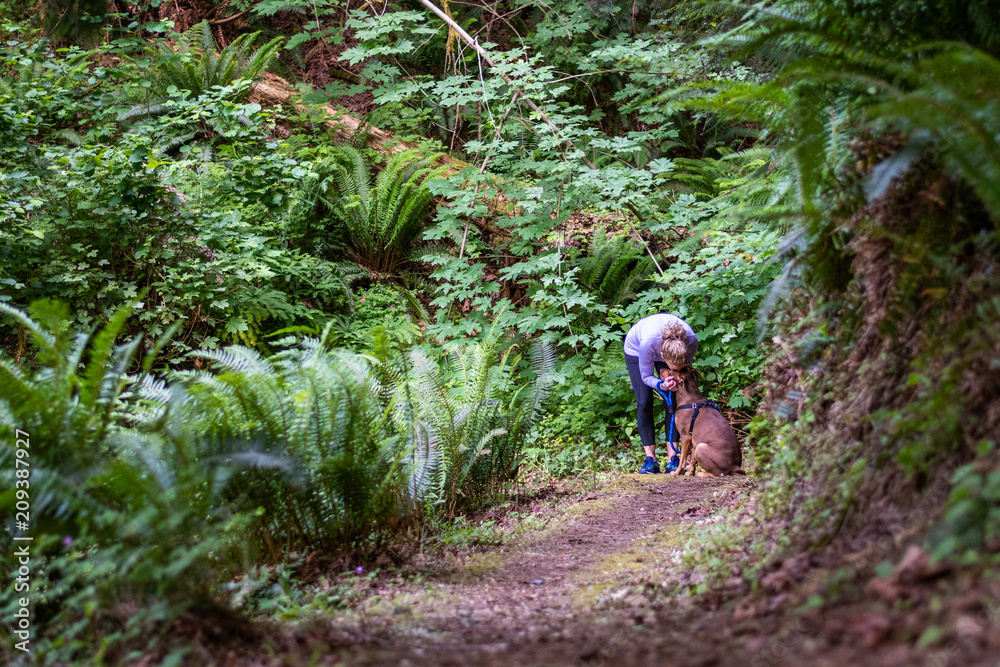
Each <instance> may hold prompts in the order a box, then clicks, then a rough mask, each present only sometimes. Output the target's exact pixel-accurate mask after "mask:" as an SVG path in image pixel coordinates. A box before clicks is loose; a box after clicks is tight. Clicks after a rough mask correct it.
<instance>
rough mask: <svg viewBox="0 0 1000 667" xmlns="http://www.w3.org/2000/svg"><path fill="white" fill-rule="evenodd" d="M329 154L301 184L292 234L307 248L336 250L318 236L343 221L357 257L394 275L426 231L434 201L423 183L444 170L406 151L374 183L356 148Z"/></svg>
mask: <svg viewBox="0 0 1000 667" xmlns="http://www.w3.org/2000/svg"><path fill="white" fill-rule="evenodd" d="M328 153H329V157H327V158H326V159H324V160H322V161H319V162H317V163H316V164H315V165H314V166H313V170H312V173H311V174H310V176H309V178H308V179H307V180H306V182H305V183H304V184H303V185H302V186H301V188H300V192H299V194H298V195H297V197H296V198H297V200H298V202H297V204H296V210H295V211H293V217H292V221H291V230H292V233H293V234H294V235H295V237H296V238H297V239H298V240H299V242H301V243H303V244H305V245H306V247H317V248H318V249H326V250H325V252H326V253H328V252H331V251H334V252H335V250H336V247H335V246H334V247H332V248H330V247H329V242H328V241H326V240H323V239H321V238H317V237H322V236H324V235H326V234H330V233H335V231H336V229H335V228H336V226H338V225H340V226H342V227H343V230H344V232H345V238H344V241H345V243H346V245H347V248H348V251H349V253H350V254H351V256H352V257H353V258H354V260H355V261H357V262H358V263H359V264H361V265H362V266H365V267H366V268H368V269H370V270H372V271H374V272H376V273H381V274H391V273H393V272H394V271H396V270H397V269H398V268H399V267H400V265H401V264H402V263H403V262H404V261H406V259H407V258H408V257H409V253H410V251H411V247H412V246H413V244H414V243H415V242H416V240H417V239H418V238H419V237H420V235H421V234H422V233H423V229H424V225H425V223H426V222H427V220H428V219H429V217H430V213H431V208H430V204H431V200H432V195H431V193H430V191H429V190H428V189H427V188H426V187H425V186H424V182H425V181H427V180H429V179H431V178H433V177H434V176H435V175H436V174H437V173H438V172H439V171H440V169H438V168H435V167H434V165H433V158H420V157H418V152H417V151H412V150H410V151H404V152H402V153H397V154H396V155H393V156H392V157H390V158H389V159H388V161H387V162H386V164H385V166H384V167H383V168H382V170H381V171H380V172H379V173H378V176H376V177H375V179H374V182H372V177H371V168H370V167H369V165H368V162H367V160H366V159H365V158H364V156H362V154H361V153H360V152H358V151H357V150H355V149H354V148H351V147H350V146H342V147H339V148H337V149H334V150H331V151H328ZM327 248H328V249H327Z"/></svg>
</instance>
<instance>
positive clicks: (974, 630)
mask: <svg viewBox="0 0 1000 667" xmlns="http://www.w3.org/2000/svg"><path fill="white" fill-rule="evenodd" d="M983 630H984V628H983V625H982V623H980V622H979V621H977V620H976V619H975V618H974V617H972V616H969V615H968V614H966V615H962V616H959V617H958V618H957V619H955V634H956V635H957V636H959V637H961V638H962V639H979V638H980V637H982V635H983Z"/></svg>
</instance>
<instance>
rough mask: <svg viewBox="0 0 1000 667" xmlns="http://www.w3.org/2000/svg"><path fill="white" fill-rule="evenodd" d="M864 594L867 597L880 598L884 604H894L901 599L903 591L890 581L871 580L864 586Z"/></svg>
mask: <svg viewBox="0 0 1000 667" xmlns="http://www.w3.org/2000/svg"><path fill="white" fill-rule="evenodd" d="M865 592H867V593H868V594H869V595H874V596H875V597H878V598H882V599H883V600H885V601H886V602H896V601H897V600H900V599H902V598H903V591H902V589H901V588H900V587H899V584H897V583H896V582H895V581H893V580H892V579H880V578H878V577H876V578H874V579H872V580H871V581H869V582H868V583H867V584H866V585H865Z"/></svg>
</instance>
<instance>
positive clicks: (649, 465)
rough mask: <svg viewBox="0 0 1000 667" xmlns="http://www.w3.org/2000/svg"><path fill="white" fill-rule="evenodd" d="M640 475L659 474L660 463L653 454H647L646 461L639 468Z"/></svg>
mask: <svg viewBox="0 0 1000 667" xmlns="http://www.w3.org/2000/svg"><path fill="white" fill-rule="evenodd" d="M639 474H640V475H659V474H660V464H659V463H657V462H656V459H654V458H653V457H652V456H647V457H646V461H645V463H643V464H642V467H641V468H639Z"/></svg>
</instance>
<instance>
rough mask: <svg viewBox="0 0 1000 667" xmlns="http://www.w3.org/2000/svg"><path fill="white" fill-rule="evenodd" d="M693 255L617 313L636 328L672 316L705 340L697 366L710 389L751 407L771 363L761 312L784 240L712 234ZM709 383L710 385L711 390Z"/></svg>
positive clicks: (678, 256)
mask: <svg viewBox="0 0 1000 667" xmlns="http://www.w3.org/2000/svg"><path fill="white" fill-rule="evenodd" d="M699 245H700V247H698V249H697V251H696V252H693V253H691V254H686V253H683V252H682V251H675V253H674V255H673V257H674V261H673V262H672V263H671V264H670V266H669V267H667V268H666V269H665V271H664V274H663V275H662V276H658V277H656V278H654V280H655V281H656V282H657V283H659V285H662V287H656V288H652V289H649V290H647V291H645V292H643V293H642V294H641V295H640V296H639V298H638V299H637V300H636V301H635V302H634V303H632V304H630V305H628V306H626V307H625V308H622V309H621V311H620V312H619V313H617V314H616V319H617V321H620V322H622V323H623V326H624V325H626V324H627V323H633V322H635V321H637V320H639V319H641V318H642V317H644V316H645V315H649V314H651V313H654V312H671V313H674V314H675V315H677V316H678V317H680V318H681V319H683V320H684V321H686V322H687V323H688V324H690V325H691V327H692V328H693V329H694V331H695V333H696V334H697V335H698V354H697V355H696V357H695V365H696V366H700V367H701V368H702V369H703V370H704V371H705V372H704V375H705V379H706V380H707V381H708V382H707V383H705V384H706V386H705V387H702V390H703V391H709V390H710V391H711V392H713V395H714V396H715V397H717V398H718V399H719V400H722V401H725V402H726V404H727V405H729V406H730V407H733V408H748V407H751V406H752V405H753V401H752V400H751V398H750V397H749V396H748V395H745V394H744V390H747V389H749V388H750V387H751V386H752V385H753V383H754V382H756V380H757V378H758V377H759V376H760V372H761V369H762V366H763V363H764V359H765V353H764V349H763V348H762V347H761V346H760V345H759V344H758V337H757V313H758V310H759V309H760V307H761V306H762V304H763V303H764V300H765V298H766V297H767V295H768V293H769V291H770V289H771V283H772V281H773V280H774V278H776V277H777V275H778V273H779V271H780V269H781V267H780V265H779V264H777V263H776V262H772V261H769V259H770V257H771V255H772V254H773V253H774V252H775V249H776V246H777V237H776V235H775V234H773V233H768V232H755V231H751V232H746V233H743V234H732V233H727V232H710V233H709V234H708V235H707V236H706V237H705V239H704V240H703V241H702V242H701V243H700V244H699ZM709 383H710V386H709Z"/></svg>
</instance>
